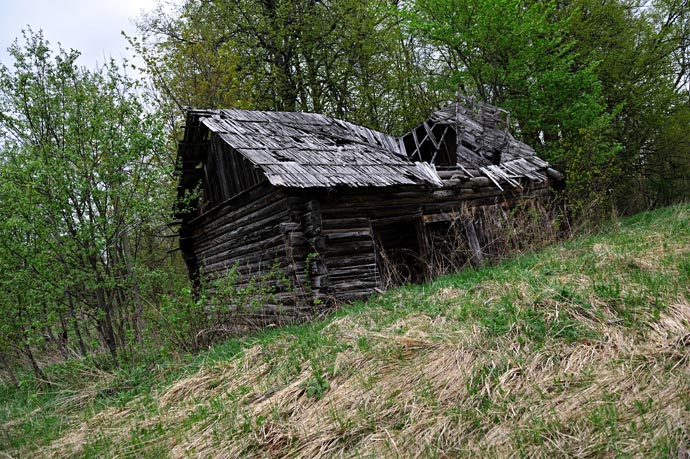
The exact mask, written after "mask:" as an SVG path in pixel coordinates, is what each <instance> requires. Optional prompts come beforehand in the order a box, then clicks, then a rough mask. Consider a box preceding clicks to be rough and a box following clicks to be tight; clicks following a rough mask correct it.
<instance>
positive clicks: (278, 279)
mask: <svg viewBox="0 0 690 459" xmlns="http://www.w3.org/2000/svg"><path fill="white" fill-rule="evenodd" d="M190 126H192V128H190ZM185 134H186V135H185V139H184V140H183V141H182V142H181V145H180V159H179V161H178V164H179V165H180V166H179V167H181V168H184V167H186V168H187V171H186V173H187V174H186V177H188V178H187V180H186V181H182V182H181V183H182V185H181V188H183V186H186V188H183V189H181V190H179V193H180V195H181V196H188V199H183V200H181V202H187V204H186V206H185V207H182V205H181V207H180V208H178V212H177V215H178V217H179V218H180V219H181V226H180V230H179V235H180V249H181V252H182V256H183V258H184V260H185V263H186V264H187V268H188V271H189V273H190V278H191V279H192V280H193V282H194V283H195V285H196V286H197V288H199V287H201V286H202V285H203V286H204V288H206V289H208V290H209V293H210V294H213V292H214V290H215V285H216V283H217V282H219V281H220V280H222V279H223V278H227V277H228V275H230V274H231V273H233V276H235V281H236V284H235V286H234V288H235V289H237V290H239V289H243V288H245V287H248V286H250V285H253V286H254V289H256V290H258V289H261V290H262V291H263V292H264V293H269V294H268V295H266V297H265V298H263V303H262V304H261V305H259V306H257V307H254V308H252V310H242V311H233V308H235V307H236V305H235V304H228V305H227V307H228V313H232V312H235V313H236V317H235V318H234V321H235V323H234V325H236V326H238V327H241V326H242V324H243V323H245V324H252V325H266V324H268V323H281V322H289V321H293V320H299V319H300V318H301V317H303V316H307V315H309V314H311V313H312V312H313V311H312V310H311V306H310V302H309V301H303V299H304V297H305V295H306V294H307V293H306V292H305V291H304V289H303V286H304V283H303V282H301V281H299V279H298V278H299V275H300V273H301V272H302V271H299V269H300V268H299V267H298V266H297V265H296V264H295V263H294V257H295V256H296V255H298V254H297V252H299V250H300V249H299V248H300V247H301V240H302V238H301V236H300V234H299V231H298V230H299V228H298V227H299V224H297V225H296V224H295V221H294V220H295V218H296V217H295V215H294V211H293V209H292V207H291V206H293V204H294V202H293V201H292V200H291V199H290V197H289V196H288V195H287V194H286V192H285V191H284V190H283V189H281V188H279V187H274V186H272V185H270V184H269V183H268V181H267V180H265V178H264V177H263V176H262V174H261V172H260V171H259V170H258V169H256V168H254V167H253V165H252V164H251V163H249V162H248V161H247V160H246V159H245V158H244V157H242V156H241V155H239V154H237V152H236V151H234V150H233V149H232V148H231V147H229V146H228V145H227V144H225V143H224V142H222V141H221V139H219V138H218V136H216V135H210V134H209V133H208V130H207V129H206V128H205V127H204V126H203V125H199V124H198V123H197V124H196V126H195V125H194V120H193V119H192V120H188V127H187V130H186V131H185ZM189 177H194V178H195V180H192V179H190V178H189ZM286 280H287V281H286ZM229 303H231V302H229Z"/></svg>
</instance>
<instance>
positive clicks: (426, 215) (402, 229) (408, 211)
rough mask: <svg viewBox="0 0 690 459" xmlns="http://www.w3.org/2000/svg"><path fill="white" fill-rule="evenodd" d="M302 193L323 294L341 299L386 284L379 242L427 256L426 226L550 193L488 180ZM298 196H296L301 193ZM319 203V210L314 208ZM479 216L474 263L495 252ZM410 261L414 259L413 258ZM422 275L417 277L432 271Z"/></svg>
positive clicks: (472, 238) (470, 229)
mask: <svg viewBox="0 0 690 459" xmlns="http://www.w3.org/2000/svg"><path fill="white" fill-rule="evenodd" d="M301 193H302V194H301V196H302V199H303V200H304V201H308V202H310V204H309V209H311V210H307V211H305V212H304V213H303V214H302V216H303V218H302V219H301V220H300V221H301V224H302V225H303V227H304V228H306V227H309V228H311V229H310V233H309V237H310V238H311V240H312V241H319V243H318V244H314V243H312V247H316V246H317V245H318V247H319V250H318V253H319V254H320V261H321V262H322V263H323V265H324V266H323V267H324V269H325V272H326V278H327V280H326V281H324V283H323V284H322V285H324V286H327V289H324V290H323V291H322V293H323V294H324V295H325V294H326V293H328V294H330V295H333V296H334V297H335V298H337V299H338V300H341V301H352V300H356V299H361V298H365V297H367V296H369V295H371V294H372V293H374V292H375V291H376V290H377V289H381V288H385V287H387V285H385V283H384V281H385V279H384V276H383V273H382V270H381V268H382V266H381V263H382V260H381V259H380V258H381V254H380V253H379V251H378V249H377V244H379V245H382V246H383V247H384V248H385V249H390V248H391V247H395V246H396V244H408V245H411V247H408V248H409V249H410V250H412V251H415V252H416V255H415V256H416V257H417V258H423V257H425V256H426V255H427V253H425V252H426V251H428V250H430V247H429V246H428V244H427V243H426V242H425V241H426V240H427V237H426V236H427V234H425V232H426V231H432V230H433V228H432V226H433V225H430V226H427V224H430V223H434V222H441V221H449V220H450V219H451V218H452V215H453V214H457V213H458V212H459V211H460V210H461V209H463V208H466V207H468V206H469V207H482V206H493V205H496V204H497V203H502V204H503V205H505V206H506V207H510V206H513V205H514V204H515V203H517V202H518V201H520V200H522V199H524V198H525V197H526V196H529V197H533V198H539V197H540V196H548V195H550V194H551V191H550V184H549V183H542V184H525V186H524V187H523V188H522V189H514V190H511V191H502V190H500V189H498V188H496V187H495V186H494V185H493V184H492V183H491V182H490V181H488V180H487V181H475V182H471V183H463V184H460V183H448V186H446V187H445V188H443V189H440V190H419V189H411V188H404V187H400V188H395V189H393V188H389V189H384V190H382V189H368V190H364V189H338V190H336V191H335V192H334V191H333V190H331V191H330V192H326V191H323V190H321V191H318V192H314V191H312V192H301ZM293 199H295V200H297V197H293ZM317 207H318V209H319V212H316V210H315V209H316V208H317ZM317 215H320V218H318V217H317ZM477 215H478V217H477V218H474V219H468V220H466V221H465V222H463V225H464V228H463V229H464V234H465V237H466V238H467V239H468V240H469V246H470V247H471V248H472V250H473V251H474V253H473V254H472V258H474V262H475V263H479V262H481V261H483V259H484V257H485V256H487V257H490V256H491V254H490V253H487V254H484V253H482V247H485V246H487V245H488V240H487V238H486V237H485V236H484V235H483V234H482V229H483V223H482V222H481V215H480V214H477ZM310 225H311V226H310ZM396 229H397V231H396ZM318 230H320V233H319V231H318ZM412 231H417V232H418V234H417V237H418V239H417V241H413V240H412V238H411V237H410V234H411V232H412ZM321 247H322V248H321ZM379 248H380V247H379ZM402 248H403V249H404V248H405V247H402ZM406 262H408V263H409V259H408V260H407V261H406ZM418 274H419V276H417V277H416V278H414V277H413V279H412V280H419V278H424V277H425V276H427V275H428V274H427V273H418Z"/></svg>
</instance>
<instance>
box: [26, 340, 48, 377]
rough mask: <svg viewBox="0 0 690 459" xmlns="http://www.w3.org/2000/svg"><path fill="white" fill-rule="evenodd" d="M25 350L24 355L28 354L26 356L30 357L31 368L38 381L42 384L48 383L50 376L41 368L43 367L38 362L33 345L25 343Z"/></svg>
mask: <svg viewBox="0 0 690 459" xmlns="http://www.w3.org/2000/svg"><path fill="white" fill-rule="evenodd" d="M23 352H24V355H26V357H27V358H28V359H29V364H30V365H31V370H32V371H33V372H34V377H35V378H36V381H37V382H38V383H39V384H40V385H42V386H43V385H46V384H48V378H47V377H46V374H45V373H43V370H41V367H40V366H38V362H36V359H35V358H34V353H33V352H32V351H31V346H29V345H28V344H26V343H24V349H23Z"/></svg>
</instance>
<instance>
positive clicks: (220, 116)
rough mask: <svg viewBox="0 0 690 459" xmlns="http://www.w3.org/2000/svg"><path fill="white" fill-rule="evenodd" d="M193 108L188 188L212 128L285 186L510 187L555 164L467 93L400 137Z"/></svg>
mask: <svg viewBox="0 0 690 459" xmlns="http://www.w3.org/2000/svg"><path fill="white" fill-rule="evenodd" d="M187 116H188V118H187V127H188V128H189V127H190V126H196V127H197V128H198V129H196V130H194V129H186V131H185V139H184V140H183V141H182V142H181V143H180V152H179V154H180V156H181V162H182V163H183V164H182V166H181V168H182V172H183V174H182V180H181V187H182V188H186V189H191V188H192V186H191V185H192V184H193V183H196V182H198V178H199V177H198V174H197V176H194V172H195V171H194V169H198V168H199V167H200V164H201V163H199V161H202V162H203V161H204V153H203V149H201V148H198V147H200V146H201V144H207V143H208V140H209V138H210V137H214V136H215V138H216V141H219V140H220V142H222V143H223V145H224V147H229V148H230V149H231V151H233V152H237V154H239V155H241V157H243V158H244V159H245V160H247V161H248V162H249V163H250V164H251V165H252V166H253V168H254V169H255V170H258V171H260V173H261V175H262V176H263V177H264V178H265V179H266V180H268V181H269V182H270V183H271V184H272V185H275V186H279V187H287V188H328V187H389V186H395V185H417V186H428V187H443V186H444V180H447V179H450V178H452V179H453V180H467V179H470V178H475V177H487V178H488V179H490V180H491V181H492V182H493V183H494V184H495V185H496V186H497V187H498V188H500V189H504V187H508V188H514V187H520V186H521V183H520V182H521V181H522V182H525V181H534V182H545V181H546V180H547V170H548V171H551V172H553V171H552V170H550V169H549V164H548V163H547V162H546V161H543V160H542V159H540V158H539V157H537V156H536V154H535V152H534V150H533V149H532V148H531V147H530V146H528V145H526V144H525V143H523V142H520V141H518V140H516V139H515V138H514V137H513V136H512V135H511V134H510V132H509V126H510V115H509V113H508V112H506V111H505V110H502V109H500V108H497V107H493V106H491V105H488V104H483V103H477V102H475V101H473V100H472V99H468V98H464V97H461V96H460V97H459V98H458V100H457V101H456V102H455V103H453V104H451V105H449V106H447V107H445V108H443V109H441V110H438V111H436V112H434V113H433V114H432V115H431V116H430V117H429V118H428V119H427V120H426V121H424V122H423V123H421V124H419V125H418V126H416V127H415V128H414V129H412V130H411V131H410V132H408V133H407V134H405V135H403V136H402V137H400V138H396V137H393V136H390V135H388V134H384V133H381V132H378V131H375V130H372V129H368V128H365V127H362V126H358V125H356V124H352V123H349V122H346V121H341V120H338V119H334V118H330V117H328V116H324V115H319V114H314V113H293V112H268V111H248V110H237V109H231V110H223V109H222V110H189V111H188V115H187ZM201 131H203V133H204V134H203V139H202V138H200V137H199V132H201ZM193 136H196V137H193ZM458 139H459V142H458ZM197 163H198V164H197ZM195 164H196V165H195ZM446 184H447V183H446Z"/></svg>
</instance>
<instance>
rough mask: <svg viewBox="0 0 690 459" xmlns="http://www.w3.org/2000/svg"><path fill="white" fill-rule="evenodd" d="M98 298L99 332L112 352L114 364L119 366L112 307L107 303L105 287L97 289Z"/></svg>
mask: <svg viewBox="0 0 690 459" xmlns="http://www.w3.org/2000/svg"><path fill="white" fill-rule="evenodd" d="M96 298H97V300H98V309H99V311H100V312H101V314H100V315H99V317H98V321H97V322H98V330H99V332H100V334H101V338H103V341H104V342H105V345H106V346H107V347H108V351H110V355H111V356H112V358H113V362H114V363H116V364H117V344H116V342H115V332H114V330H113V317H112V311H111V310H110V309H111V308H110V305H109V304H108V301H107V296H106V293H105V290H104V289H103V287H98V288H96Z"/></svg>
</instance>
